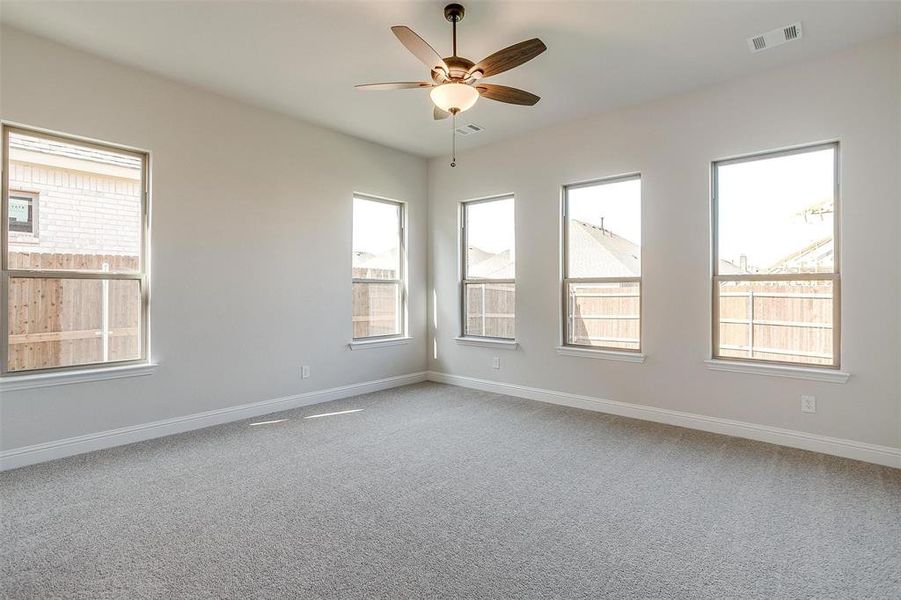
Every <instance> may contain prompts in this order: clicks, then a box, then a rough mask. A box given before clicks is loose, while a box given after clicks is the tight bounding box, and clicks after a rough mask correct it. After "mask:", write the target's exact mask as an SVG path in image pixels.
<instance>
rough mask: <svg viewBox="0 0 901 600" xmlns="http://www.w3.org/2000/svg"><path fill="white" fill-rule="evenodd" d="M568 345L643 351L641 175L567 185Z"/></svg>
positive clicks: (565, 307) (565, 326)
mask: <svg viewBox="0 0 901 600" xmlns="http://www.w3.org/2000/svg"><path fill="white" fill-rule="evenodd" d="M563 221H564V228H563V240H564V241H563V254H564V262H563V270H564V273H563V303H564V305H563V313H564V314H563V323H564V324H563V329H564V331H563V335H564V340H563V343H564V345H567V346H585V347H589V348H595V349H610V350H620V351H623V350H624V351H633V352H639V351H641V178H640V177H639V176H638V175H632V176H628V177H618V178H615V179H607V180H603V181H595V182H591V183H584V184H579V185H570V186H566V187H565V188H564V190H563Z"/></svg>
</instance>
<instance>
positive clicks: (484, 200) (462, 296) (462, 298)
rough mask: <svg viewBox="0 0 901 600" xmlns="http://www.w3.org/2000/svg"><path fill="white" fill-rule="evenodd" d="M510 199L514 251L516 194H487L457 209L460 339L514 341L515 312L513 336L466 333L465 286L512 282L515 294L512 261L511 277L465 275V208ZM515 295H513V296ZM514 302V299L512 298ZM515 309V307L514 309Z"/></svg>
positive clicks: (467, 240) (467, 201)
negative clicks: (471, 277)
mask: <svg viewBox="0 0 901 600" xmlns="http://www.w3.org/2000/svg"><path fill="white" fill-rule="evenodd" d="M507 199H510V200H512V201H513V245H514V252H515V246H516V195H515V194H512V193H510V194H499V195H497V196H488V197H485V198H476V199H473V200H466V201H464V202H461V203H460V209H459V219H460V228H459V229H460V235H459V239H460V290H459V298H460V337H461V338H462V339H473V340H497V341H500V342H510V341H513V342H515V341H516V312H515V311H514V313H513V331H514V334H513V337H498V336H491V335H474V334H471V333H466V287H467V286H469V285H478V284H485V283H499V284H508V285H509V284H512V285H513V293H514V295H515V294H516V276H515V272H516V264H515V262H514V267H513V269H514V277H513V278H512V279H485V278H478V279H470V278H468V277H467V275H468V273H467V256H466V254H467V252H466V250H467V248H468V247H469V232H468V231H467V229H466V210H467V208H468V207H469V206H473V205H476V204H485V203H487V202H497V201H499V200H507ZM514 297H515V296H514ZM514 302H515V300H514ZM514 310H515V309H514Z"/></svg>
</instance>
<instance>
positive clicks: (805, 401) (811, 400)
mask: <svg viewBox="0 0 901 600" xmlns="http://www.w3.org/2000/svg"><path fill="white" fill-rule="evenodd" d="M816 411H817V397H816V396H801V412H803V413H815V412H816Z"/></svg>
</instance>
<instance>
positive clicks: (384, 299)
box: [353, 283, 401, 339]
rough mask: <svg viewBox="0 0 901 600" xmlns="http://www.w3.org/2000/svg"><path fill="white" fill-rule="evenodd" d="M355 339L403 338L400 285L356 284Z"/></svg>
mask: <svg viewBox="0 0 901 600" xmlns="http://www.w3.org/2000/svg"><path fill="white" fill-rule="evenodd" d="M353 296H354V297H353V336H354V339H359V338H366V337H373V336H381V335H400V332H401V323H400V285H399V284H397V283H354V284H353Z"/></svg>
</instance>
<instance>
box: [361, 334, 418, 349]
mask: <svg viewBox="0 0 901 600" xmlns="http://www.w3.org/2000/svg"><path fill="white" fill-rule="evenodd" d="M412 340H413V338H411V337H409V336H404V337H396V338H384V339H377V340H355V341H353V342H351V343H349V344H348V346H350V349H351V350H369V349H370V348H387V347H388V346H400V345H402V344H409V343H410V342H411V341H412Z"/></svg>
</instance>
